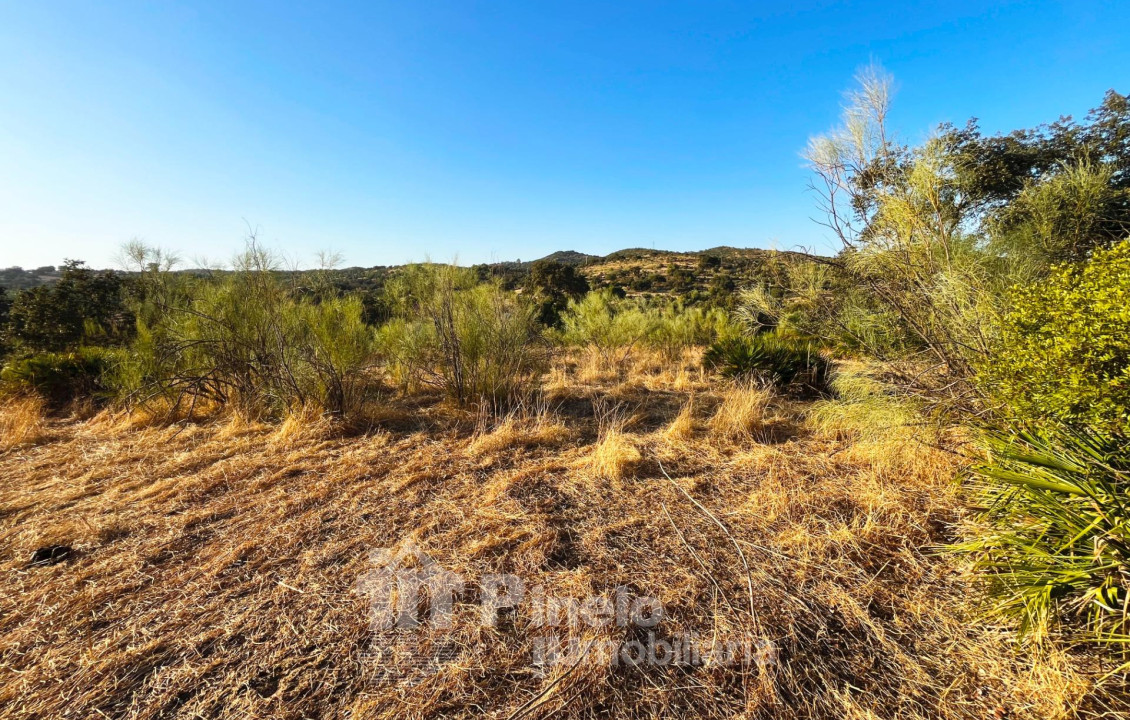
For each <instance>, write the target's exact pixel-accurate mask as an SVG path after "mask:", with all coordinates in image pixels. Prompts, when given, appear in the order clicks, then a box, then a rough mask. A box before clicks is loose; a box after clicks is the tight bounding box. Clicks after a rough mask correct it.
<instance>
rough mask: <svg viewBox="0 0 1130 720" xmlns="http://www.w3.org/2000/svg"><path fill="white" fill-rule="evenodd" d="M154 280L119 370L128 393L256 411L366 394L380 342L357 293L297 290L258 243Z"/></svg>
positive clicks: (353, 400)
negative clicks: (210, 266) (206, 266)
mask: <svg viewBox="0 0 1130 720" xmlns="http://www.w3.org/2000/svg"><path fill="white" fill-rule="evenodd" d="M150 280H151V281H152V282H153V283H154V287H153V288H152V289H151V291H150V292H149V293H148V295H147V297H148V300H147V301H146V302H142V303H140V304H139V305H138V307H137V316H138V330H137V337H136V339H135V341H134V343H133V345H132V346H131V348H130V352H129V355H128V358H127V360H126V361H125V362H123V363H122V365H121V366H120V367H119V368H118V371H117V372H116V373H115V382H116V384H117V386H118V388H119V390H120V391H121V392H122V393H123V394H125V395H126V396H127V398H129V399H131V400H140V401H147V400H150V399H155V398H158V397H160V398H164V399H165V400H167V401H169V402H170V403H171V404H172V405H173V406H174V407H175V406H180V405H181V404H183V403H185V402H195V400H196V399H197V398H204V399H207V400H210V401H212V402H215V403H218V404H220V405H233V406H235V407H238V408H239V409H240V410H241V411H242V412H244V413H247V414H249V415H257V416H278V415H282V414H285V413H287V412H288V411H291V410H294V409H297V408H299V407H302V406H319V407H321V408H322V409H325V410H327V411H329V412H333V413H339V414H341V413H348V412H351V411H355V410H357V409H359V406H360V405H361V403H362V402H363V401H364V400H365V398H366V396H367V393H368V391H369V383H368V382H367V378H366V373H365V370H366V368H367V367H369V366H370V365H372V364H373V361H374V353H375V349H376V346H375V337H374V333H373V330H372V328H370V327H368V326H367V325H366V324H365V323H364V322H363V321H362V317H361V316H362V312H363V305H362V301H361V299H360V298H358V297H354V296H349V297H337V296H334V295H332V294H331V295H320V296H317V295H316V296H313V297H311V296H303V297H299V295H300V293H299V292H298V291H297V289H296V288H293V287H290V286H288V285H287V284H285V283H284V282H283V281H282V280H281V279H280V277H279V275H278V274H277V273H276V272H275V269H274V267H273V263H272V259H271V257H270V256H269V255H268V254H267V253H265V252H263V251H262V250H260V249H258V248H257V247H255V246H252V247H251V248H249V250H248V251H247V253H245V254H244V255H243V256H241V257H240V258H238V259H237V263H236V269H235V270H234V271H233V272H229V273H225V274H223V275H220V276H219V277H216V278H201V279H197V280H195V281H192V282H191V283H188V284H187V285H185V284H183V281H182V280H175V279H174V278H171V277H160V274H159V273H158V274H155V276H154V277H152V278H150Z"/></svg>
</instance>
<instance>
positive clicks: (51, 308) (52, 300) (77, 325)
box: [7, 260, 133, 352]
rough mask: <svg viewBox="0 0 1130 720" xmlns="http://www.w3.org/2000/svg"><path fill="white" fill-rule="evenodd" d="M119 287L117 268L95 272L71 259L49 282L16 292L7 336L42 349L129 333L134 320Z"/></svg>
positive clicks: (16, 343) (58, 348) (55, 349)
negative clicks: (55, 278)
mask: <svg viewBox="0 0 1130 720" xmlns="http://www.w3.org/2000/svg"><path fill="white" fill-rule="evenodd" d="M121 291H122V279H121V276H119V275H118V274H117V273H114V272H111V271H109V270H104V271H101V272H95V271H94V270H90V269H89V268H86V267H84V266H83V263H82V262H80V261H77V260H70V261H68V262H67V263H66V265H65V266H64V268H63V273H62V276H61V277H60V278H59V280H58V281H57V282H56V283H54V284H53V285H41V286H39V287H36V288H31V289H28V290H23V291H21V292H20V293H19V294H18V295H16V297H15V299H14V300H13V301H12V304H11V307H10V309H9V311H8V331H7V335H8V340H9V341H10V342H11V343H12V344H13V345H14V346H17V347H22V348H26V349H28V350H32V351H44V352H62V351H66V350H73V349H75V348H76V347H78V346H79V345H81V344H84V343H88V344H91V343H99V344H106V343H108V342H113V341H114V340H115V339H118V338H122V337H124V336H125V335H128V333H129V330H130V329H131V326H132V322H133V320H132V318H131V317H130V316H129V312H128V311H127V310H126V307H125V304H124V303H123V301H122V292H121Z"/></svg>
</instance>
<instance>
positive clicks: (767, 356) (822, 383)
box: [702, 333, 832, 394]
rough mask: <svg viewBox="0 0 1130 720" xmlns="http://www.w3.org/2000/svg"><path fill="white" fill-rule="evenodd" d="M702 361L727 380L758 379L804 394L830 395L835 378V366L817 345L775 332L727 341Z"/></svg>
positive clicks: (716, 347) (709, 349)
mask: <svg viewBox="0 0 1130 720" xmlns="http://www.w3.org/2000/svg"><path fill="white" fill-rule="evenodd" d="M702 362H703V364H704V365H705V366H706V367H707V368H708V369H710V370H714V371H715V372H718V373H720V374H721V375H724V376H726V377H731V378H749V377H757V378H760V379H762V380H765V381H767V382H771V383H773V384H774V385H776V386H777V387H780V388H783V389H794V390H799V391H801V392H802V393H817V394H826V393H828V391H829V383H830V382H831V377H832V366H831V363H830V362H829V361H828V358H826V357H825V356H824V354H823V353H822V352H821V351H820V349H819V348H818V347H817V346H816V345H815V344H814V343H812V342H808V341H804V340H792V339H786V338H783V337H780V336H778V335H776V334H775V333H762V334H760V335H754V336H752V337H749V336H743V337H729V338H723V339H721V340H719V341H717V342H715V343H714V344H713V345H711V346H710V347H709V348H707V350H706V353H705V354H704V355H703V358H702Z"/></svg>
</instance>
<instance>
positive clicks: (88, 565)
mask: <svg viewBox="0 0 1130 720" xmlns="http://www.w3.org/2000/svg"><path fill="white" fill-rule="evenodd" d="M673 377H678V373H677V372H676V373H674V374H673ZM683 382H684V383H685V382H687V381H686V379H685V377H684V380H683ZM672 384H674V383H672ZM559 385H560V387H559V388H558V391H559V392H558V394H557V397H558V400H557V404H556V405H554V406H553V407H551V408H548V409H546V410H545V411H544V413H541V415H542V416H543V419H541V420H538V417H539V415H538V414H534V415H533V416H532V417H519V416H514V417H512V418H508V419H505V418H504V419H502V420H501V421H498V422H496V423H495V424H493V425H484V424H483V423H481V422H476V421H475V419H474V418H468V417H466V416H465V415H461V414H459V413H457V412H455V411H453V410H451V409H449V408H446V407H445V406H443V404H442V403H439V402H427V401H422V400H412V401H411V402H409V401H407V400H406V401H404V402H403V403H402V404H401V405H399V406H398V407H397V408H390V409H388V411H387V416H388V417H389V418H390V420H389V421H388V422H378V427H377V428H375V429H373V430H372V431H370V432H367V433H364V434H355V433H350V432H346V431H345V430H344V429H343V428H340V427H338V426H336V425H334V424H333V423H332V422H329V421H328V420H325V419H323V418H320V417H313V416H312V417H308V418H300V419H296V420H295V421H294V422H293V423H292V424H291V425H289V426H288V425H283V426H269V425H265V424H259V423H248V422H245V421H227V420H222V419H221V420H216V421H210V422H202V423H189V424H184V425H174V426H152V425H142V426H125V425H123V424H118V425H114V424H110V423H103V424H99V423H98V422H93V421H91V422H79V421H60V422H59V423H58V425H57V427H56V428H55V433H56V435H55V437H54V438H53V439H52V440H51V441H50V442H48V443H44V444H41V445H39V446H35V447H26V448H24V449H22V450H20V451H18V452H9V453H5V454H3V455H0V542H2V543H3V547H5V548H7V552H6V553H5V554H4V556H3V559H2V561H0V584H2V588H0V589H2V592H0V717H3V718H48V717H52V718H53V717H83V718H85V717H111V718H172V717H177V718H180V717H183V718H190V717H192V718H194V717H208V718H213V717H223V718H229V717H230V718H245V717H278V718H302V717H311V718H312V717H352V718H440V717H468V718H470V717H484V716H485V717H496V718H503V719H505V718H510V717H514V716H515V715H516V714H520V716H522V717H551V716H552V717H564V718H603V717H631V718H643V717H649V718H651V717H703V718H723V717H746V718H812V717H825V718H842V717H857V718H1006V717H1007V718H1053V717H1061V716H1065V715H1066V714H1067V713H1068V711H1069V710H1071V709H1072V708H1083V709H1089V710H1096V711H1098V710H1102V709H1103V708H1104V707H1107V708H1109V707H1115V706H1114V705H1113V704H1114V703H1115V702H1116V700H1115V699H1112V696H1111V695H1110V690H1109V689H1108V690H1107V691H1104V693H1099V692H1096V691H1095V690H1094V687H1093V686H1094V681H1095V671H1094V668H1092V667H1090V666H1089V665H1087V664H1086V661H1085V658H1080V657H1076V656H1070V655H1067V654H1064V653H1062V652H1051V653H1049V654H1047V655H1044V656H1041V657H1029V656H1025V655H1023V654H1022V653H1020V652H1019V651H1018V650H1017V648H1016V647H1015V645H1014V644H1013V642H1012V639H1011V636H1010V635H1009V634H1008V632H1007V631H1005V630H1003V629H998V628H992V627H985V626H982V625H979V624H978V623H976V622H974V621H973V618H972V617H971V615H970V614H969V611H968V603H967V598H966V595H967V593H968V588H967V587H966V586H965V585H964V583H963V581H962V580H961V577H960V576H959V575H958V574H957V573H956V572H955V571H954V570H955V569H954V567H953V566H952V565H951V560H950V559H949V558H947V557H945V556H942V555H938V554H936V553H933V552H932V549H933V548H934V547H935V546H936V545H938V544H939V543H942V542H945V541H946V540H947V539H948V537H949V533H950V532H951V528H953V527H954V526H955V524H956V523H958V522H959V521H960V520H961V518H962V516H963V514H964V512H965V511H964V510H963V507H962V504H961V502H960V498H959V497H958V495H957V489H956V487H955V485H954V483H953V482H952V476H953V472H954V469H955V459H954V456H953V455H951V454H949V453H946V452H943V451H940V450H932V449H930V448H927V447H923V446H921V445H919V446H916V448H915V452H916V453H917V454H918V459H917V460H916V461H915V463H914V465H913V467H914V472H913V473H901V472H900V473H894V472H890V471H889V470H888V468H887V467H886V466H885V465H883V464H882V463H876V462H873V458H869V457H868V456H867V455H866V454H860V455H858V456H852V455H851V454H850V453H848V452H845V451H844V447H845V446H844V443H845V440H844V439H843V438H842V437H841V434H839V433H837V432H832V431H826V430H823V429H820V428H814V427H813V426H811V425H806V424H805V423H804V422H803V416H804V413H805V411H806V408H804V407H793V406H791V405H790V404H788V403H785V402H784V401H780V400H774V399H772V398H765V397H762V398H760V399H759V400H758V401H757V402H756V403H753V402H752V401H751V400H750V399H749V398H748V397H747V398H745V399H744V400H742V403H744V404H743V405H742V408H746V409H745V410H743V413H744V415H743V416H746V417H755V416H757V417H761V418H765V417H767V416H773V417H778V416H780V417H783V418H786V419H787V418H791V419H792V420H793V421H795V422H792V423H791V424H785V425H782V427H788V428H790V429H791V433H792V434H790V435H783V434H782V433H780V432H776V433H772V437H770V438H768V440H771V442H758V441H756V440H754V439H752V438H751V437H750V436H748V435H740V436H739V435H730V434H728V433H722V432H721V431H719V434H716V435H712V436H711V437H712V438H713V439H712V441H711V442H699V443H695V442H690V441H685V438H684V441H680V442H673V441H672V440H671V439H670V437H669V435H670V428H671V427H672V425H673V424H678V423H679V422H687V421H678V420H677V418H679V417H681V416H683V415H684V413H685V414H687V416H688V417H690V418H691V419H690V421H689V422H692V423H703V424H705V423H707V422H709V421H710V419H711V418H712V417H717V416H718V415H717V412H718V411H720V410H717V411H716V409H717V408H722V407H725V406H726V403H727V402H731V401H733V398H734V397H736V395H735V393H737V392H738V391H726V392H723V393H721V394H720V393H719V392H718V389H717V388H713V387H711V386H710V384H708V383H706V382H697V383H693V386H692V387H690V388H686V387H685V385H684V389H682V390H675V389H674V388H673V387H668V388H666V389H665V388H663V387H659V386H658V385H657V386H655V387H647V386H646V384H641V385H639V386H637V387H636V388H635V389H634V390H632V392H634V393H636V395H635V396H634V397H632V398H628V399H625V398H624V397H618V398H617V399H616V400H607V401H605V400H603V399H602V398H608V396H609V393H610V392H611V390H612V387H613V386H610V385H609V386H592V385H587V384H585V383H581V382H579V381H578V377H577V372H575V371H563V372H562V373H561V377H560V378H559ZM620 385H621V383H619V382H616V386H620ZM626 392H627V390H625V389H623V388H621V393H620V394H621V395H624V394H625V393H626ZM690 392H694V393H695V396H696V401H695V403H694V404H693V406H692V405H691V403H690V402H689V393H690ZM750 392H752V391H750ZM605 402H607V404H604V405H602V403H605ZM594 404H595V407H594ZM753 405H755V406H756V407H757V412H758V413H761V414H760V415H758V414H757V413H755V412H753V411H752V410H748V408H749V407H750V406H753ZM609 407H612V408H619V410H613V411H609V410H607V408H609ZM727 412H730V411H729V410H727ZM735 414H740V413H737V412H736V411H735ZM629 415H630V416H631V420H630V421H628V420H625V418H627V417H629ZM780 417H778V419H780ZM539 425H541V426H543V428H544V427H561V428H565V429H566V431H565V432H564V433H559V432H551V433H544V432H543V430H538V429H537V428H538V427H539ZM729 426H730V421H727V427H729ZM733 426H735V427H749V423H747V422H744V421H743V422H741V423H736V424H734V425H733ZM629 429H630V432H629ZM726 437H731V438H735V439H733V440H732V441H726V440H725V439H724V438H726ZM628 445H630V446H631V447H632V448H633V449H634V450H635V453H637V454H638V457H639V459H638V460H634V461H633V462H632V463H629V464H622V463H623V460H616V461H608V462H609V463H611V465H618V464H620V465H619V466H620V467H621V470H620V473H619V480H617V481H616V482H614V483H611V484H610V483H609V478H608V476H609V475H611V474H613V473H612V472H610V471H609V470H608V467H609V465H606V464H605V461H604V460H601V461H600V462H597V460H596V458H598V457H601V456H602V455H603V454H604V453H606V452H607V453H608V454H610V455H611V456H614V457H617V458H622V457H623V455H622V452H623V448H624V447H626V446H628ZM614 449H615V451H614ZM628 465H630V471H628V470H627V467H628ZM409 539H410V540H411V541H413V542H414V543H416V544H418V545H419V546H420V547H421V548H423V549H424V550H425V551H426V552H427V553H428V554H429V556H430V557H432V558H433V559H435V561H436V562H437V563H439V564H440V565H442V566H443V567H444V568H446V569H447V570H450V571H454V572H458V573H460V574H461V575H463V576H464V577H465V578H467V579H468V587H467V589H466V590H465V592H464V593H463V594H462V595H460V596H459V599H458V602H457V603H456V606H455V618H454V625H453V627H452V628H451V629H450V630H442V629H440V628H433V627H429V626H423V627H421V628H419V629H418V630H415V631H405V632H401V633H400V634H397V635H395V636H388V635H380V639H381V640H382V641H383V642H384V643H385V645H384V648H385V650H387V651H389V652H390V653H391V654H386V655H385V656H384V657H385V661H384V664H382V661H380V660H379V659H376V658H374V657H373V655H372V651H373V647H374V641H375V639H377V638H378V634H375V633H374V631H373V629H372V628H371V627H370V617H369V604H368V599H367V598H366V597H365V596H364V595H363V594H362V593H359V592H358V580H359V578H362V577H363V576H365V575H366V574H367V573H368V572H369V571H370V570H371V569H372V566H371V564H370V560H369V556H370V551H372V550H373V549H376V548H394V547H402V546H404V544H405V542H406V541H407V540H409ZM47 545H66V546H69V547H70V548H72V550H73V552H72V554H71V555H70V556H69V557H67V558H66V559H65V561H63V562H58V563H56V564H43V565H35V566H29V564H28V561H29V558H31V557H32V555H33V553H34V552H35V550H36V549H37V548H41V547H44V546H47ZM747 565H748V570H747V567H746V566H747ZM484 573H513V574H516V575H518V576H520V577H521V578H523V579H524V581H525V582H526V585H527V587H533V586H535V585H537V586H541V587H543V588H545V591H546V592H547V593H548V594H552V595H556V596H568V597H584V596H586V595H589V594H607V593H609V592H611V590H612V589H613V588H616V587H617V586H626V587H628V588H630V589H631V590H632V592H633V593H634V594H636V595H651V596H654V597H656V598H658V599H659V600H661V601H662V604H663V607H664V610H665V613H666V614H665V617H664V620H663V623H662V625H661V627H662V631H663V632H664V633H667V634H668V635H669V636H671V637H674V636H675V635H676V634H678V633H681V632H696V633H700V634H705V635H706V636H707V637H709V636H711V634H717V635H724V634H727V633H731V634H732V633H745V634H748V635H751V636H756V637H758V638H762V639H764V640H765V641H767V642H770V643H772V647H773V648H775V651H776V655H775V658H776V662H775V663H771V664H768V665H765V666H762V667H760V668H758V667H754V668H750V669H748V670H744V671H743V670H742V669H741V668H740V667H713V668H702V667H700V668H677V667H671V666H664V667H642V668H633V667H630V666H625V665H619V666H612V665H610V664H608V663H603V662H599V661H598V660H597V659H595V658H586V659H584V660H583V661H581V662H579V663H577V664H576V665H575V666H561V667H557V668H553V669H551V671H550V673H549V674H548V676H545V677H543V676H540V675H539V674H537V673H535V672H534V669H533V668H532V667H531V655H532V652H533V650H534V648H533V646H532V644H533V639H532V634H533V630H534V628H533V626H532V623H531V622H530V620H529V617H528V615H525V614H523V613H522V612H519V613H518V614H516V615H515V616H514V617H513V618H512V620H511V621H510V622H504V623H500V624H498V625H497V626H494V627H484V626H482V625H481V623H479V622H478V621H477V619H476V618H477V616H478V607H477V603H476V590H475V587H474V579H476V578H479V577H481V576H482V575H483V574H484ZM562 630H563V631H564V632H567V633H568V632H572V633H574V635H575V636H576V637H578V638H580V640H581V641H582V642H588V641H589V640H591V639H592V638H602V639H610V640H612V641H615V642H623V641H625V640H630V639H633V638H634V637H635V636H634V635H633V632H634V630H633V629H632V628H621V627H618V626H615V625H612V626H608V627H600V628H591V627H585V628H581V627H575V628H572V629H571V630H570V629H569V628H563V629H562ZM432 643H436V644H439V643H446V644H445V645H444V647H445V648H446V650H447V652H446V653H445V654H443V655H442V656H441V659H440V661H439V662H438V663H437V665H436V666H435V667H429V668H426V669H424V670H421V669H420V668H418V667H417V668H415V669H413V668H411V667H402V666H398V668H397V672H396V673H389V672H387V671H388V670H389V665H388V662H389V661H388V658H389V657H394V656H395V654H396V652H400V651H402V652H409V651H411V650H413V649H415V650H417V651H419V650H427V649H428V648H429V647H431V644H432ZM522 708H526V711H523V712H522V713H519V711H520V710H521V709H522ZM1111 717H1113V715H1111Z"/></svg>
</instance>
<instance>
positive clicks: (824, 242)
mask: <svg viewBox="0 0 1130 720" xmlns="http://www.w3.org/2000/svg"><path fill="white" fill-rule="evenodd" d="M872 60H874V61H878V62H880V63H881V64H882V65H884V66H885V67H886V68H887V69H888V70H889V71H890V72H892V73H893V74H894V75H895V77H896V79H897V81H898V83H899V88H900V89H899V94H898V96H897V98H896V105H895V111H894V117H893V118H892V120H893V123H894V125H895V127H896V128H897V129H898V130H899V131H900V132H901V133H902V134H903V136H904V137H905V138H906V139H909V140H912V141H914V140H920V139H922V138H923V137H924V136H925V135H926V133H927V132H928V131H929V129H930V128H931V127H933V126H935V125H936V124H938V123H940V122H943V121H953V122H957V123H962V122H964V121H965V120H966V119H968V118H969V117H971V116H977V117H979V118H981V121H982V126H983V127H984V128H985V129H987V130H992V131H997V130H1010V129H1013V128H1017V127H1028V126H1031V125H1034V124H1037V123H1039V122H1044V121H1050V120H1054V119H1056V118H1057V117H1058V116H1060V115H1062V114H1073V115H1076V116H1081V115H1083V114H1084V113H1085V112H1086V111H1087V110H1088V109H1089V108H1091V107H1093V106H1095V105H1097V104H1098V103H1099V101H1100V99H1101V97H1102V95H1103V93H1104V92H1105V91H1106V90H1107V89H1109V88H1115V89H1118V90H1119V91H1120V92H1127V91H1128V90H1130V3H1127V2H1012V3H1001V2H960V1H958V0H950V1H948V2H936V3H914V2H890V3H888V2H884V3H878V2H871V3H865V2H854V3H846V2H840V3H833V2H777V3H759V2H709V1H706V0H700V1H698V2H667V3H660V2H607V1H605V2H587V1H584V0H572V1H571V2H548V1H547V2H543V1H541V0H520V1H517V0H516V1H513V2H472V1H471V0H455V1H451V2H447V1H441V0H434V1H433V0H421V1H417V0H400V1H398V2H385V1H383V0H369V1H364V0H362V1H357V2H319V3H301V4H298V3H293V4H291V3H285V2H280V1H279V0H274V1H272V2H238V1H233V0H227V1H225V2H195V3H188V2H179V3H173V2H136V3H135V2H120V1H117V0H103V1H101V2H69V1H65V0H50V1H44V2H36V1H34V0H15V1H9V0H0V266H8V265H17V264H18V265H23V266H25V267H34V266H37V265H45V264H57V263H59V262H61V261H62V259H63V258H64V257H70V258H81V259H85V260H87V261H88V262H89V263H90V264H92V265H95V266H100V267H101V266H111V265H113V264H114V257H115V255H116V253H117V249H118V247H119V246H120V245H121V243H123V242H124V241H126V240H129V239H130V238H134V237H138V238H142V239H144V240H146V241H148V242H150V243H153V244H159V245H161V246H164V247H167V248H170V249H175V250H178V251H180V252H181V254H182V255H184V256H186V257H196V258H210V259H213V260H216V259H226V258H228V257H230V256H231V254H232V252H233V251H234V250H236V249H238V248H239V247H241V245H242V238H243V237H244V236H245V235H246V234H247V227H248V224H250V225H251V226H253V227H257V228H258V229H259V237H260V238H261V239H262V240H263V241H265V242H266V243H267V244H268V245H270V246H272V247H274V248H276V249H279V250H281V251H283V252H285V253H287V254H288V255H290V256H291V257H292V258H296V259H298V260H300V261H309V259H310V258H312V256H313V253H314V252H315V251H316V250H319V249H329V250H336V251H339V252H341V253H342V254H343V255H344V256H345V259H346V264H348V265H374V264H390V263H400V262H405V261H409V260H420V259H423V258H424V257H425V256H430V257H431V258H433V259H442V260H449V259H452V258H453V257H456V256H458V259H459V260H460V261H461V262H468V263H469V262H481V261H489V260H495V259H498V260H501V259H515V258H521V259H527V260H528V259H534V258H536V257H540V256H542V255H545V254H547V253H549V252H552V251H554V250H559V249H575V250H581V251H584V252H590V253H602V254H603V253H607V252H610V251H612V250H615V249H620V248H623V247H656V248H666V249H677V250H692V249H701V248H706V247H711V246H715V245H736V246H748V247H769V246H776V247H781V248H787V247H794V246H805V247H809V248H813V249H817V250H823V251H827V250H829V249H830V248H831V247H832V246H831V244H830V241H829V240H828V238H827V237H826V236H825V233H824V232H823V231H822V230H821V228H820V227H819V226H817V225H816V224H814V223H813V222H812V221H811V220H810V217H811V216H812V215H813V212H814V211H813V199H812V197H811V196H810V195H809V194H808V193H807V191H806V185H807V181H808V174H807V172H806V171H805V170H804V168H803V166H802V162H801V160H800V157H799V152H800V151H801V150H802V149H803V147H804V145H805V143H806V142H807V139H808V137H809V136H811V135H813V134H816V133H819V132H822V131H824V130H825V129H827V128H829V127H830V126H832V125H833V124H834V123H835V121H836V117H837V115H838V112H839V105H840V102H841V93H842V91H843V90H844V89H846V88H847V87H848V86H849V85H850V83H851V78H852V75H853V73H854V72H855V71H856V70H857V69H858V68H859V67H860V66H862V65H865V64H867V63H868V62H869V61H872Z"/></svg>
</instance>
